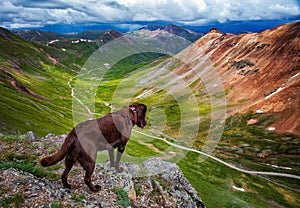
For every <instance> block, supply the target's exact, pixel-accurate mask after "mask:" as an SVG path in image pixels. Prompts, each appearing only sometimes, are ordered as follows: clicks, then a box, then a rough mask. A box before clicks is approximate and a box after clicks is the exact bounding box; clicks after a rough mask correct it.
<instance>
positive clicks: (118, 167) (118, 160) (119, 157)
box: [115, 141, 127, 173]
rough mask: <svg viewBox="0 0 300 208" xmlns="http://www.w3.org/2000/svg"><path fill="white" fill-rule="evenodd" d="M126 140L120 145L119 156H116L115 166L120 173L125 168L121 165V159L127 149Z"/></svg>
mask: <svg viewBox="0 0 300 208" xmlns="http://www.w3.org/2000/svg"><path fill="white" fill-rule="evenodd" d="M126 143H127V141H126V142H124V143H122V144H121V145H119V147H118V151H117V158H116V163H115V168H116V171H117V172H118V173H121V172H123V168H121V167H120V160H121V157H122V154H123V152H124V150H125V146H126Z"/></svg>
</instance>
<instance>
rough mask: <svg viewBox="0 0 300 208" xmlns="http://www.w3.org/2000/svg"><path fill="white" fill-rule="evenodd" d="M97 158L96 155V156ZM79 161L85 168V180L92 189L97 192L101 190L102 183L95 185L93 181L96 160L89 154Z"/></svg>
mask: <svg viewBox="0 0 300 208" xmlns="http://www.w3.org/2000/svg"><path fill="white" fill-rule="evenodd" d="M95 158H96V157H95ZM78 161H79V163H80V164H81V166H82V167H83V169H84V170H85V176H84V182H85V184H86V185H87V186H88V187H89V188H90V190H91V191H94V192H97V191H99V190H100V188H101V186H100V185H95V186H94V185H93V183H92V179H91V177H92V174H93V172H94V169H95V160H93V159H91V158H90V157H89V156H88V155H86V156H85V157H84V156H83V157H81V158H78Z"/></svg>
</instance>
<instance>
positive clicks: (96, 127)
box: [40, 103, 147, 191]
mask: <svg viewBox="0 0 300 208" xmlns="http://www.w3.org/2000/svg"><path fill="white" fill-rule="evenodd" d="M146 111H147V106H146V105H144V104H139V103H133V104H132V105H130V106H125V107H123V108H122V109H120V110H119V111H116V112H114V113H110V114H108V115H106V116H104V117H102V118H98V119H95V120H89V121H85V122H83V123H80V124H78V125H77V126H76V127H75V128H73V129H72V130H71V132H70V133H69V134H68V136H67V138H66V139H65V141H64V143H63V144H62V146H61V148H60V150H58V151H57V152H56V153H55V154H53V155H50V156H47V157H44V158H42V159H41V160H40V163H41V165H42V166H44V167H46V166H51V165H54V164H56V163H58V162H59V161H61V160H62V159H63V158H64V157H65V158H66V159H65V170H64V172H63V174H62V176H61V179H62V182H63V186H64V187H65V188H70V187H71V186H70V184H69V183H68V174H69V172H70V170H71V169H72V167H73V165H74V164H75V162H76V161H78V162H79V163H80V164H81V166H82V167H83V168H84V170H85V171H86V173H85V177H84V182H85V184H86V185H87V186H88V187H89V188H90V189H91V190H92V191H98V190H99V189H100V186H99V185H96V186H94V185H93V183H92V182H91V175H92V173H93V171H94V168H95V161H96V156H97V151H101V150H108V153H109V159H110V166H111V167H115V169H116V171H117V172H122V169H121V167H120V159H121V156H122V153H123V152H124V150H125V145H126V143H127V141H128V140H129V137H130V134H131V129H132V128H133V126H134V125H137V126H138V127H140V128H144V126H145V125H146V124H147V122H146ZM114 148H118V152H117V157H116V161H115V158H114Z"/></svg>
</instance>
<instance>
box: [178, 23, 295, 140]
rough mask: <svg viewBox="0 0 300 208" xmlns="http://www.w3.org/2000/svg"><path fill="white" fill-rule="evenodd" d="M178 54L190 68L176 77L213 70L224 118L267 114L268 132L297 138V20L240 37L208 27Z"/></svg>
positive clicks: (180, 71) (180, 70)
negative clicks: (221, 91) (223, 99)
mask: <svg viewBox="0 0 300 208" xmlns="http://www.w3.org/2000/svg"><path fill="white" fill-rule="evenodd" d="M180 56H181V57H183V58H185V59H187V60H190V61H191V62H190V63H191V64H190V65H189V67H181V68H178V69H177V70H178V71H177V73H180V74H184V73H188V72H190V71H191V70H194V71H197V72H198V73H201V71H202V72H203V71H204V70H210V68H209V67H207V66H208V65H209V66H211V67H213V68H214V69H215V70H216V72H217V73H218V74H219V76H220V77H221V79H222V81H223V84H224V89H225V90H226V102H227V106H230V107H228V109H227V110H228V116H230V115H233V114H234V113H248V112H249V111H250V112H254V113H272V114H274V115H275V118H276V119H275V123H273V124H271V125H270V126H268V127H267V129H269V130H273V131H276V132H292V133H296V134H298V135H300V21H298V22H294V23H289V24H285V25H281V26H278V27H276V28H273V29H270V30H265V31H262V32H261V33H248V34H241V35H233V34H224V33H222V32H220V31H218V30H217V29H213V30H211V31H210V32H209V33H208V34H206V35H205V36H204V37H202V38H201V39H199V40H198V41H196V42H195V44H194V45H193V46H191V47H189V48H187V49H186V50H185V51H183V52H182V53H181V54H180ZM199 63H200V64H199ZM207 72H208V71H206V72H205V73H207ZM213 78H214V77H213V76H212V77H211V79H213Z"/></svg>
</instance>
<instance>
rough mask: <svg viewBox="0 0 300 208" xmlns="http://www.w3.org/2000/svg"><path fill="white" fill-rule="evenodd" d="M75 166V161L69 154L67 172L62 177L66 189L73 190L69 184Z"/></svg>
mask: <svg viewBox="0 0 300 208" xmlns="http://www.w3.org/2000/svg"><path fill="white" fill-rule="evenodd" d="M74 164H75V160H74V158H73V156H72V155H71V154H67V156H66V159H65V167H66V168H65V170H64V172H63V174H62V175H61V180H62V183H63V186H64V187H65V188H71V185H70V184H69V183H68V174H69V172H70V171H71V169H72V167H73V165H74Z"/></svg>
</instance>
